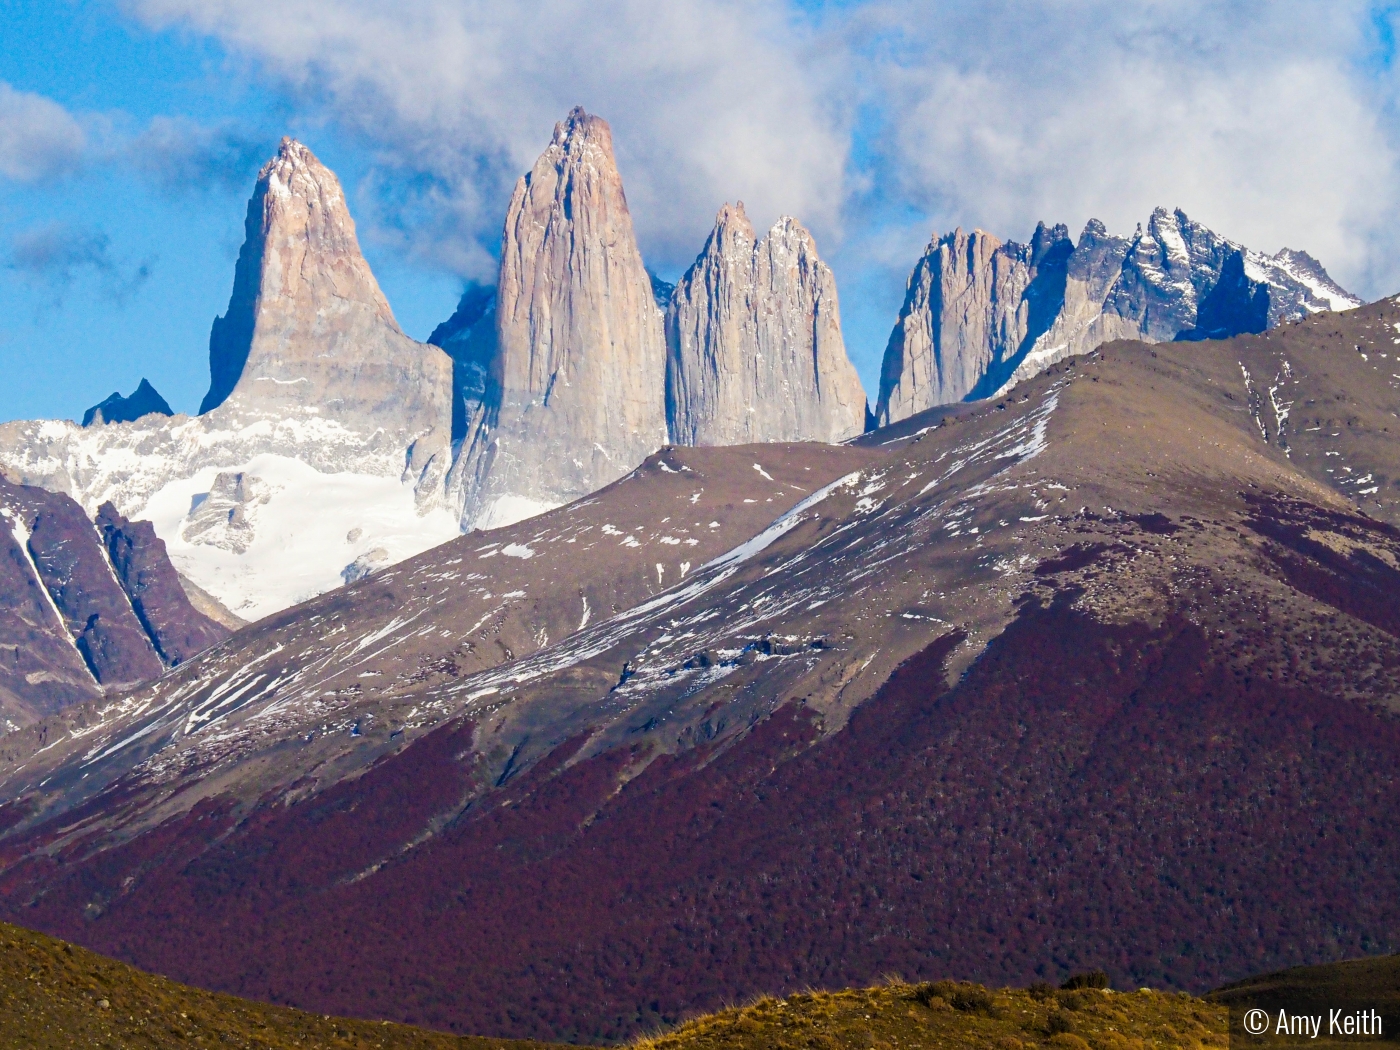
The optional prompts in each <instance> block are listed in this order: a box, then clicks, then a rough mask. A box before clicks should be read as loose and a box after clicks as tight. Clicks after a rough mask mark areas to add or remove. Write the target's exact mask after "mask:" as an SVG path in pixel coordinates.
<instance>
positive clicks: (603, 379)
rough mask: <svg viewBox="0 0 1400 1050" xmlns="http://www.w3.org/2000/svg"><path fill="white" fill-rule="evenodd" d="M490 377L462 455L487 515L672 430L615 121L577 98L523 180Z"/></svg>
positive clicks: (496, 521) (499, 293) (554, 497)
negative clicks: (611, 122) (587, 110)
mask: <svg viewBox="0 0 1400 1050" xmlns="http://www.w3.org/2000/svg"><path fill="white" fill-rule="evenodd" d="M496 333H497V341H498V345H497V348H496V355H495V358H494V360H493V362H492V369H491V375H490V378H489V382H488V387H489V390H488V392H487V397H486V400H485V402H484V404H483V406H482V409H481V411H480V412H479V413H478V418H477V419H476V420H474V421H470V422H469V424H468V431H469V432H468V436H467V439H466V440H467V444H466V445H465V447H464V448H463V451H462V455H461V456H460V457H459V461H458V464H457V466H456V467H455V468H454V477H453V479H452V485H453V487H454V488H455V489H459V490H460V492H461V498H462V500H463V508H464V509H463V524H464V525H466V526H471V525H475V526H477V527H492V526H494V525H501V524H505V523H507V522H509V521H515V520H519V519H520V518H522V517H527V516H529V515H530V514H532V513H537V512H538V511H540V510H543V509H545V508H546V507H549V506H554V505H557V504H560V503H565V502H568V501H570V500H573V499H577V498H578V497H580V496H584V495H586V494H588V493H590V492H593V491H595V490H597V489H599V488H601V487H602V486H604V485H606V484H608V483H609V482H612V481H615V480H616V479H617V478H619V477H621V476H622V475H623V474H625V473H626V472H627V471H629V470H631V469H632V468H633V467H634V466H636V465H637V464H638V463H640V462H641V461H642V460H643V459H644V458H646V456H647V455H649V454H650V453H652V452H654V451H655V450H656V449H657V448H659V447H660V446H661V445H662V444H664V443H665V441H666V405H665V367H666V347H665V336H664V334H663V331H662V316H661V311H660V310H659V309H658V308H657V306H656V302H655V299H654V296H653V289H652V283H651V279H650V277H649V276H648V274H647V271H646V267H645V266H644V265H643V264H642V257H641V253H640V252H639V251H638V249H637V241H636V236H635V234H634V232H633V229H632V216H631V214H630V213H629V212H628V210H627V199H626V196H625V195H624V194H623V190H622V177H621V176H620V175H619V174H618V171H617V164H616V162H615V160H614V158H613V146H612V131H611V129H610V128H609V127H608V125H607V122H606V121H604V120H602V119H600V118H599V117H595V116H591V115H589V114H587V113H585V112H584V111H583V110H582V109H581V108H576V109H574V110H573V111H572V112H571V113H570V114H569V116H568V118H567V119H565V120H564V121H562V122H560V123H559V124H557V125H555V128H554V138H553V141H552V142H550V144H549V147H548V148H547V149H546V150H545V151H544V153H543V154H541V155H540V158H539V159H538V160H537V161H536V162H535V165H534V167H533V168H532V169H531V170H530V172H529V173H528V174H527V175H525V176H523V177H522V178H521V179H520V180H519V182H517V183H516V186H515V192H514V194H513V195H512V197H511V201H510V208H509V210H508V212H507V214H506V222H505V231H504V234H503V237H502V245H501V270H500V277H499V280H498V282H497V288H496Z"/></svg>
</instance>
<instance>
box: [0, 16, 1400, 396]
mask: <svg viewBox="0 0 1400 1050" xmlns="http://www.w3.org/2000/svg"><path fill="white" fill-rule="evenodd" d="M1394 21H1395V12H1394V11H1393V10H1392V9H1391V7H1390V5H1377V4H1366V3H1350V2H1347V0H1341V2H1338V3H1332V4H1327V5H1320V4H1315V3H1298V2H1294V0H1274V2H1272V3H1262V2H1260V3H1251V2H1220V3H1194V2H1192V0H1179V2H1176V3H1165V2H1158V0H1118V2H1113V3H1108V2H1102V0H1055V2H1046V3H1029V2H1026V3H1016V2H1010V0H1000V2H998V0H984V2H981V3H976V4H973V3H968V2H958V3H951V2H950V3H910V2H901V0H867V2H845V3H821V2H818V0H808V2H803V3H785V2H782V0H745V2H742V3H740V2H737V0H735V2H706V3H700V2H692V0H675V2H674V3H671V4H666V5H657V4H655V3H652V2H642V0H590V2H587V3H584V2H566V0H537V2H534V3H521V4H515V5H500V4H497V3H486V2H480V0H418V2H410V0H392V2H391V0H282V2H281V3H279V4H277V5H259V4H248V3H246V2H240V0H110V2H107V0H93V2H88V3H78V2H73V0H49V2H43V3H40V2H33V3H30V2H18V0H0V420H3V419H14V418H36V417H53V416H58V417H65V416H66V417H74V416H77V415H79V414H80V413H81V412H82V411H83V409H85V408H86V407H87V406H89V405H91V404H94V403H96V402H97V401H99V400H101V399H102V398H103V397H105V396H106V395H107V394H109V393H111V392H112V391H113V390H121V391H122V392H123V393H127V392H129V391H130V390H131V389H132V388H134V387H135V385H136V383H137V382H138V381H139V379H140V378H141V377H142V376H146V377H148V378H149V379H151V381H152V382H153V383H155V385H156V387H157V388H158V389H159V390H160V391H161V392H162V393H163V394H164V395H165V396H166V397H167V399H169V400H170V402H171V403H172V405H174V406H175V407H176V409H177V410H186V411H192V410H193V409H194V408H195V407H196V406H197V405H198V402H199V399H200V397H201V396H202V395H203V393H204V390H205V387H206V385H207V360H206V354H207V341H208V334H209V325H210V322H211V321H212V320H213V318H214V316H215V315H216V314H218V313H221V312H222V311H223V309H224V307H225V305H226V304H227V299H228V294H229V289H230V285H231V282H232V271H233V260H234V258H235V256H236V254H237V251H238V245H239V242H240V240H241V237H242V223H243V217H244V209H245V206H246V201H247V197H248V194H249V192H250V190H251V187H252V183H253V180H254V178H255V175H256V171H257V168H258V166H259V165H260V163H261V162H262V161H263V160H264V159H266V157H267V156H269V155H270V154H271V152H272V150H273V149H274V148H275V145H276V142H277V140H278V138H279V137H280V136H281V135H283V134H293V135H296V136H297V137H299V138H301V139H302V140H303V141H305V142H306V143H307V144H308V145H310V146H311V147H312V148H313V149H314V150H315V151H316V152H317V154H318V155H319V156H320V157H321V158H322V160H324V161H325V162H326V163H327V164H328V165H330V167H332V168H333V169H334V170H335V171H336V172H337V173H338V174H339V176H340V177H341V179H342V181H343V182H344V183H345V185H346V189H347V192H348V197H349V200H350V202H351V207H352V211H353V213H354V216H355V219H356V222H357V224H358V225H359V229H360V238H361V243H362V246H363V247H364V249H365V254H366V255H367V257H368V258H369V261H370V264H371V266H372V267H373V269H374V271H375V274H376V276H377V277H378V278H379V280H380V283H381V284H382V285H383V287H384V290H385V293H386V294H387V296H388V298H389V301H390V303H391V304H392V305H393V307H394V310H395V312H396V314H397V315H398V318H399V321H400V323H401V324H402V325H403V327H404V329H405V330H406V331H407V332H408V333H409V334H410V335H413V336H415V337H417V338H424V337H426V336H427V334H428V333H429V332H430V331H431V330H432V328H433V326H434V325H435V324H436V323H437V322H439V321H441V320H443V319H444V318H445V317H446V316H447V315H448V314H450V313H451V310H452V308H453V305H454V303H455V301H456V298H457V295H458V293H459V291H460V289H461V287H462V283H463V281H465V280H470V279H478V280H490V279H491V276H492V267H493V265H494V260H493V252H494V250H495V243H496V240H497V238H498V236H499V230H500V223H501V219H502V217H503V212H504V208H505V204H506V201H507V199H508V196H509V191H510V187H511V184H512V183H513V182H514V179H515V178H516V177H517V175H518V174H519V173H520V172H521V171H523V170H525V168H527V167H528V166H529V164H530V162H531V161H532V160H533V158H534V156H535V155H536V154H537V153H538V152H539V150H540V149H541V148H542V147H543V146H544V145H545V143H546V142H547V141H548V138H549V134H550V131H551V128H552V124H553V122H554V121H555V120H557V119H558V118H559V117H561V116H562V115H563V114H564V113H565V112H566V111H567V110H568V108H569V107H570V106H571V105H573V104H575V103H581V104H583V105H585V106H586V107H587V108H589V109H590V110H592V111H594V112H598V113H600V114H602V115H603V116H604V117H607V118H608V119H609V121H610V122H611V123H612V124H613V128H614V137H615V140H616V143H617V148H618V154H619V163H620V166H621V167H622V172H623V177H624V180H625V182H626V187H627V192H628V196H629V201H630V203H631V206H632V210H633V213H634V218H635V221H636V223H637V228H638V235H639V238H640V241H641V245H642V249H643V254H644V255H645V257H646V258H647V261H648V263H649V264H650V265H652V266H653V267H654V268H655V269H657V270H658V271H659V272H660V273H662V275H663V276H667V277H669V278H671V279H674V277H675V276H676V275H678V274H679V273H680V272H681V271H682V270H683V269H684V267H685V266H686V265H687V264H688V263H689V261H690V260H691V259H693V257H694V255H695V253H696V252H697V251H698V250H699V248H700V246H701V244H702V243H703V241H704V238H705V236H706V234H707V233H708V230H709V227H710V224H711V222H712V221H713V216H714V213H715V211H716V210H718V208H719V206H720V205H721V204H722V203H724V202H725V201H726V200H733V199H736V198H742V199H743V200H744V201H745V203H746V205H747V206H748V210H749V213H750V215H751V216H752V218H753V219H754V221H755V224H756V225H759V224H761V225H766V224H768V223H771V222H772V221H774V220H776V219H777V217H778V216H779V215H780V214H793V215H796V216H797V217H798V218H799V219H800V220H802V221H803V222H804V223H806V224H807V225H808V226H809V228H811V230H812V231H813V233H814V235H815V236H816V238H817V241H818V244H819V247H820V248H821V250H822V253H823V255H824V256H825V257H826V258H827V259H828V261H829V262H830V263H831V265H832V267H833V269H834V270H835V271H836V275H837V280H838V286H839V289H840V293H841V303H842V313H843V319H844V327H845V332H846V337H847V343H848V347H849V350H850V353H851V356H852V359H853V360H854V361H855V362H856V364H857V367H858V368H859V369H860V371H861V374H862V377H863V379H864V380H865V382H866V385H867V389H868V390H870V392H871V393H872V395H873V393H874V384H875V380H876V377H877V375H878V369H879V359H880V355H881V352H882V350H883V347H884V343H885V340H886V338H887V336H888V333H889V330H890V326H891V324H892V323H893V320H894V316H895V313H896V311H897V310H898V307H899V303H900V300H901V298H902V294H903V283H904V279H905V277H906V276H907V274H908V272H909V269H910V268H911V267H912V265H913V263H914V262H915V260H916V259H917V257H918V255H919V253H920V251H921V250H922V248H923V246H924V244H925V243H926V242H927V241H928V239H929V236H930V234H931V233H933V232H935V231H939V232H941V231H944V230H947V229H951V228H952V227H953V226H955V225H963V226H965V227H972V226H981V227H983V228H985V229H988V230H991V231H992V232H994V233H995V234H997V235H998V236H1000V237H1003V238H1006V239H1021V240H1024V239H1025V238H1027V237H1028V236H1029V234H1030V232H1031V230H1032V229H1033V227H1034V224H1035V222H1036V220H1037V219H1041V218H1044V219H1046V220H1048V221H1063V222H1066V223H1068V224H1069V225H1070V227H1071V229H1072V230H1073V231H1076V232H1077V231H1078V229H1080V228H1082V226H1083V224H1084V222H1085V221H1086V220H1087V219H1089V218H1091V217H1097V218H1101V219H1103V220H1104V221H1105V222H1107V223H1108V224H1109V226H1110V227H1111V228H1114V229H1118V230H1122V231H1124V232H1127V231H1130V230H1131V229H1132V227H1133V225H1135V224H1136V223H1138V222H1143V221H1145V220H1146V218H1147V215H1148V213H1149V212H1150V210H1151V208H1152V207H1153V206H1154V205H1158V204H1161V205H1165V206H1168V207H1172V206H1181V207H1183V208H1185V209H1186V211H1187V212H1189V213H1190V214H1192V215H1193V217H1197V218H1199V219H1201V220H1202V221H1204V222H1206V223H1208V224H1209V225H1211V226H1213V227H1214V228H1216V229H1217V230H1219V231H1220V232H1222V233H1224V234H1225V235H1227V236H1230V237H1233V238H1235V239H1237V240H1239V241H1242V242H1243V243H1246V244H1248V245H1250V246H1251V247H1256V248H1260V249H1264V250H1268V251H1275V250H1277V249H1278V248H1281V247H1284V246H1288V247H1292V248H1302V249H1306V250H1309V251H1311V252H1313V254H1315V255H1317V256H1318V257H1319V258H1321V259H1322V261H1323V262H1324V263H1325V264H1326V265H1327V266H1328V268H1329V269H1330V270H1331V272H1332V274H1333V276H1334V277H1336V278H1337V279H1339V280H1340V281H1341V282H1342V283H1343V284H1345V285H1346V286H1347V287H1349V288H1351V289H1352V290H1353V291H1356V292H1357V293H1358V294H1361V295H1363V296H1365V297H1368V298H1371V297H1376V296H1379V295H1382V294H1387V293H1390V292H1394V291H1396V290H1400V237H1397V235H1396V232H1397V231H1396V227H1397V223H1396V221H1395V216H1396V211H1397V209H1396V204H1397V200H1396V196H1397V193H1396V191H1397V189H1398V188H1400V178H1398V174H1400V173H1398V170H1397V169H1398V168H1400V164H1397V156H1400V150H1397V146H1398V145H1400V143H1397V133H1396V132H1397V124H1396V101H1397V99H1396V80H1395V70H1394V62H1393V60H1394V47H1395V45H1394V30H1393V26H1394Z"/></svg>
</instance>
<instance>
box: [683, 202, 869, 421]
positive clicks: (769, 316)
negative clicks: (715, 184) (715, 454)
mask: <svg viewBox="0 0 1400 1050" xmlns="http://www.w3.org/2000/svg"><path fill="white" fill-rule="evenodd" d="M666 340H667V351H668V353H667V362H666V411H667V420H668V424H669V427H670V435H671V440H672V441H673V442H675V443H677V444H682V445H737V444H745V443H748V442H759V441H832V442H834V441H844V440H846V439H847V438H851V437H855V436H856V435H857V434H859V433H861V432H862V431H863V430H864V428H865V412H866V405H865V391H864V388H863V387H862V386H861V384H860V378H859V377H858V376H857V375H856V371H855V368H854V367H852V365H851V362H850V360H849V359H848V358H847V356H846V346H845V343H844V342H843V341H842V338H841V312H840V306H839V304H838V301H837V296H836V279H835V277H834V276H833V275H832V272H831V269H830V268H829V267H828V266H827V265H826V264H825V263H824V262H822V261H821V258H820V257H819V256H818V254H817V246H816V243H815V242H814V241H813V240H812V236H811V234H809V233H808V232H807V230H805V229H804V228H803V227H802V225H801V223H799V222H797V220H795V219H792V218H787V217H785V218H782V219H779V220H778V222H777V223H776V224H775V225H774V226H773V228H772V229H771V230H769V231H768V233H766V234H765V235H764V237H763V239H762V240H756V239H755V237H754V230H753V227H752V226H751V225H750V223H749V220H748V216H747V215H745V213H744V205H743V202H742V201H741V202H740V203H739V204H738V205H736V206H733V207H731V206H730V205H728V204H726V205H725V206H724V207H723V208H722V209H720V212H719V216H718V217H717V218H716V220H715V227H714V230H713V231H712V232H711V234H710V237H709V240H707V241H706V242H705V247H704V250H703V251H702V252H701V253H700V256H699V258H697V259H696V260H695V263H694V265H693V266H691V268H690V269H689V270H687V271H686V273H685V276H683V277H682V278H681V280H680V283H679V284H678V285H677V286H676V288H675V289H674V291H673V292H672V293H671V295H670V305H669V308H668V309H667V313H666Z"/></svg>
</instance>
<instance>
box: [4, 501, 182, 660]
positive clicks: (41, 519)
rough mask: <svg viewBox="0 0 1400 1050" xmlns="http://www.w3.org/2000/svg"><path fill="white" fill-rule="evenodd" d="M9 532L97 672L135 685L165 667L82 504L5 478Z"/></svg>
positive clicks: (64, 625)
mask: <svg viewBox="0 0 1400 1050" xmlns="http://www.w3.org/2000/svg"><path fill="white" fill-rule="evenodd" d="M0 503H2V504H3V508H4V516H5V518H6V521H7V523H8V524H9V525H10V531H11V535H12V536H13V537H14V538H15V540H16V541H17V542H18V543H20V544H21V545H22V547H23V551H22V553H23V555H24V556H25V557H26V559H27V561H28V562H29V566H30V570H31V571H32V573H33V574H34V576H35V577H36V578H37V579H38V581H39V584H40V585H41V586H42V587H43V589H44V591H45V592H46V593H47V595H48V600H49V602H50V605H51V608H52V610H53V612H54V614H55V616H56V619H57V620H58V621H60V622H61V632H60V633H66V634H67V636H68V638H69V639H70V640H71V644H73V645H75V646H76V647H77V650H78V652H79V653H80V654H81V655H82V658H83V662H84V663H85V664H86V665H87V668H88V670H89V671H90V672H91V673H92V677H93V679H95V680H96V681H97V682H99V683H101V684H102V685H103V686H106V687H120V686H127V685H135V684H136V683H138V682H143V681H146V680H148V679H151V678H155V677H157V676H158V675H159V674H160V673H161V672H162V671H163V670H164V669H165V668H164V665H163V664H162V663H161V660H160V657H159V656H157V655H156V651H155V648H154V647H153V646H152V644H151V640H150V638H149V637H147V635H146V632H145V630H144V629H143V628H142V626H141V623H140V621H139V620H138V619H137V617H136V614H135V612H133V610H132V608H131V603H130V601H129V600H128V599H127V596H126V593H125V592H124V591H123V590H122V587H121V584H120V583H118V582H117V578H116V575H115V573H114V572H113V570H112V566H111V564H110V563H109V562H108V561H107V557H106V554H105V553H104V551H103V549H102V544H101V543H100V542H99V540H98V535H97V531H96V529H94V528H93V524H92V522H91V521H90V520H88V517H87V515H86V514H84V513H83V508H82V507H80V506H78V504H77V503H75V502H74V501H73V500H72V499H71V498H70V497H68V496H65V495H62V494H61V493H56V492H46V491H44V490H43V489H38V488H33V487H30V486H24V485H11V484H9V483H8V482H3V481H0Z"/></svg>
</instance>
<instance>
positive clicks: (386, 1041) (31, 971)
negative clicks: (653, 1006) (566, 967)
mask: <svg viewBox="0 0 1400 1050" xmlns="http://www.w3.org/2000/svg"><path fill="white" fill-rule="evenodd" d="M544 1045H545V1044H541V1043H529V1042H523V1041H516V1040H506V1039H463V1038H457V1037H455V1036H450V1035H445V1034H443V1033H441V1032H430V1031H427V1030H426V1029H422V1028H413V1027H410V1026H408V1025H397V1024H389V1023H387V1022H379V1021H351V1020H346V1019H345V1018H337V1017H322V1016H320V1015H318V1014H309V1013H304V1012H303V1011H301V1010H291V1009H288V1008H286V1007H280V1006H269V1005H267V1004H265V1003H258V1002H253V1001H251V1000H248V999H239V998H236V997H234V996H231V995H217V994H215V993H213V992H205V991H201V990H199V989H197V988H191V987H189V986H187V985H183V984H177V983H176V982H174V981H170V980H167V979H166V978H164V977H155V976H152V975H151V974H147V973H142V972H141V971H140V970H137V969H133V968H132V967H130V966H126V965H124V964H122V963H119V962H115V961H113V960H111V959H108V958H105V957H103V956H101V955H97V954H95V953H93V952H89V951H86V950H84V949H82V948H79V947H76V946H74V945H71V944H67V943H65V942H64V941H59V940H55V939H54V938H52V937H45V936H43V935H42V934H38V933H32V932H30V931H29V930H25V929H21V928H20V927H18V926H11V925H9V924H8V923H0V1046H3V1047H25V1048H26V1050H72V1048H74V1047H82V1048H84V1050H89V1048H92V1050H97V1048H103V1047H111V1048H113V1050H116V1048H120V1050H163V1048H165V1047H177V1046H178V1047H183V1048H188V1047H192V1046H195V1047H197V1046H219V1047H229V1048H257V1050H284V1048H292V1047H296V1048H299V1050H316V1048H326V1050H330V1048H335V1050H380V1048H383V1050H537V1048H540V1047H542V1046H544Z"/></svg>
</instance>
